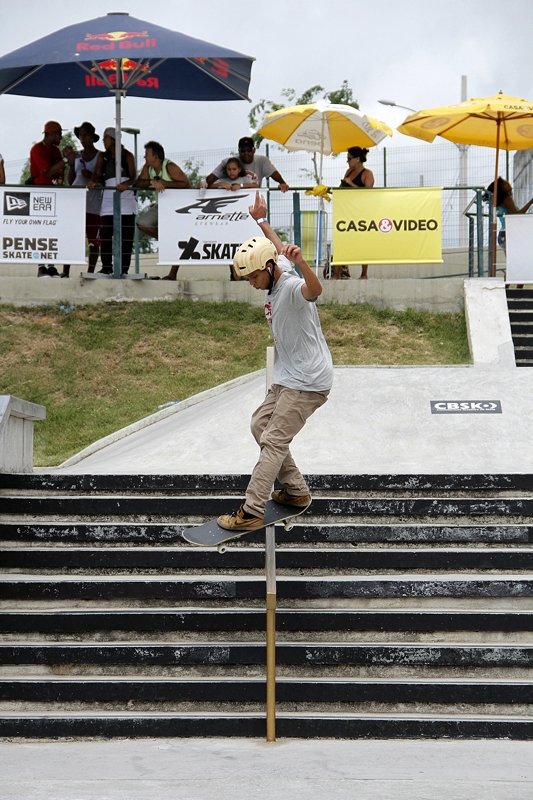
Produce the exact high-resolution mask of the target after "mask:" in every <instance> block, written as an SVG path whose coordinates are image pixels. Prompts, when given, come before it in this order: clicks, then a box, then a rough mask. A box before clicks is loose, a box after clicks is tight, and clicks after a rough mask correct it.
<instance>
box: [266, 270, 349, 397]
mask: <svg viewBox="0 0 533 800" xmlns="http://www.w3.org/2000/svg"><path fill="white" fill-rule="evenodd" d="M282 260H283V267H282V264H281V263H280V262H281V261H282ZM287 263H289V264H290V262H288V261H287V259H286V258H285V257H284V256H280V258H279V261H278V266H280V267H282V269H283V274H282V275H280V277H279V278H278V280H277V283H276V284H275V286H273V288H272V292H271V294H270V295H269V294H268V293H266V295H265V315H266V318H267V320H268V322H269V323H270V326H271V328H272V335H273V336H274V372H273V376H272V383H277V384H279V385H281V386H287V387H288V388H289V389H297V390H299V391H304V392H327V391H329V389H331V386H332V383H333V361H332V358H331V353H330V352H329V348H328V346H327V344H326V340H325V338H324V334H323V333H322V328H321V326H320V319H319V316H318V311H317V308H316V303H314V302H313V301H309V300H306V299H305V297H304V296H303V294H302V286H303V284H304V283H305V281H304V280H303V278H300V277H298V275H297V274H296V272H294V271H293V270H292V269H291V271H288V270H287V266H286V264H287Z"/></svg>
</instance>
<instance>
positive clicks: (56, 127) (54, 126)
mask: <svg viewBox="0 0 533 800" xmlns="http://www.w3.org/2000/svg"><path fill="white" fill-rule="evenodd" d="M56 131H59V133H63V128H62V127H61V125H60V124H59V122H54V120H53V119H51V120H49V121H48V122H47V123H46V125H45V126H44V133H55V132H56Z"/></svg>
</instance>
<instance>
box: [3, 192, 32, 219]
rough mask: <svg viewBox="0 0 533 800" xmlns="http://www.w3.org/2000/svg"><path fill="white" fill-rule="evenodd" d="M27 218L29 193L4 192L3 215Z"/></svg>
mask: <svg viewBox="0 0 533 800" xmlns="http://www.w3.org/2000/svg"><path fill="white" fill-rule="evenodd" d="M10 214H11V215H16V216H19V217H27V216H29V214H30V193H29V192H4V215H8V216H9V215H10Z"/></svg>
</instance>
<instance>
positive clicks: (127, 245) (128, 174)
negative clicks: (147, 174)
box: [87, 128, 137, 275]
mask: <svg viewBox="0 0 533 800" xmlns="http://www.w3.org/2000/svg"><path fill="white" fill-rule="evenodd" d="M102 140H103V143H104V147H105V152H104V153H99V154H98V158H97V159H96V168H95V170H94V172H93V174H92V176H91V180H90V181H89V182H88V183H87V188H88V189H94V188H96V187H97V186H98V184H99V183H102V182H103V184H104V186H106V187H113V191H111V190H109V191H106V190H105V189H104V191H103V199H102V207H101V210H100V214H101V219H102V224H101V228H100V257H101V259H102V269H101V270H99V271H100V272H102V273H103V274H104V275H111V273H112V272H113V195H114V194H115V192H114V187H115V186H117V181H116V176H115V129H114V128H106V129H105V131H104V135H103V137H102ZM120 163H121V177H122V180H121V182H120V183H119V185H118V186H117V189H118V191H119V192H120V193H121V195H122V196H121V198H120V213H121V231H122V236H121V239H122V253H121V270H122V274H123V275H126V274H127V272H128V270H129V268H130V263H131V251H132V249H133V234H134V232H135V214H136V213H137V201H136V199H135V194H134V192H132V190H131V189H130V188H129V187H130V186H132V185H133V184H134V183H135V177H136V174H137V173H136V170H135V159H134V158H133V153H130V151H129V150H126V148H125V147H124V145H122V149H121V160H120Z"/></svg>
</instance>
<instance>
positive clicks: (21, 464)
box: [0, 394, 46, 472]
mask: <svg viewBox="0 0 533 800" xmlns="http://www.w3.org/2000/svg"><path fill="white" fill-rule="evenodd" d="M45 418H46V408H45V407H44V406H40V405H38V404H37V403H29V402H28V401H27V400H21V399H20V398H19V397H13V396H12V395H10V394H2V395H0V472H33V423H34V421H35V420H39V419H45Z"/></svg>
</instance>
